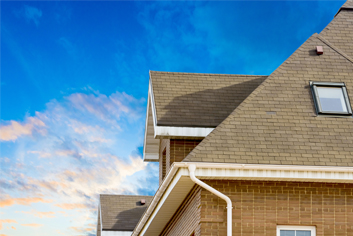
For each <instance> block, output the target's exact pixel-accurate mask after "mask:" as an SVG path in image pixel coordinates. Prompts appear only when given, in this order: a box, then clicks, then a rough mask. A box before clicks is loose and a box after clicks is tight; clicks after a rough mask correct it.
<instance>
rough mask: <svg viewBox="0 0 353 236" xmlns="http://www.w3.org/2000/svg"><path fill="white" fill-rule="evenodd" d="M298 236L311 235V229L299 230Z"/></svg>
mask: <svg viewBox="0 0 353 236" xmlns="http://www.w3.org/2000/svg"><path fill="white" fill-rule="evenodd" d="M296 236H311V231H309V230H297V235H296Z"/></svg>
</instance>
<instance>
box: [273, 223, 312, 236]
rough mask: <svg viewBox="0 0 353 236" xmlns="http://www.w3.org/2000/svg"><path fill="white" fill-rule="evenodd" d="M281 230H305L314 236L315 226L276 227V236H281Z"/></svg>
mask: <svg viewBox="0 0 353 236" xmlns="http://www.w3.org/2000/svg"><path fill="white" fill-rule="evenodd" d="M281 230H306V231H311V236H316V227H315V226H303V225H277V230H276V231H277V233H276V235H277V236H281Z"/></svg>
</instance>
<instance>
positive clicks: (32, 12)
mask: <svg viewBox="0 0 353 236" xmlns="http://www.w3.org/2000/svg"><path fill="white" fill-rule="evenodd" d="M14 13H15V15H16V16H17V17H23V18H25V19H26V20H27V22H31V21H33V23H34V24H35V25H36V26H38V25H39V20H40V18H41V17H42V11H41V10H40V9H38V8H36V7H33V6H28V5H24V6H23V8H22V9H20V10H18V11H15V12H14Z"/></svg>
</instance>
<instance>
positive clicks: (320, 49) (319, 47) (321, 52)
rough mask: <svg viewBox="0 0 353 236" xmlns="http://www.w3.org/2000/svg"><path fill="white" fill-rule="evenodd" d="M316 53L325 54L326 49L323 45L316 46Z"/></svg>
mask: <svg viewBox="0 0 353 236" xmlns="http://www.w3.org/2000/svg"><path fill="white" fill-rule="evenodd" d="M316 54H317V55H322V54H324V49H323V48H322V46H316Z"/></svg>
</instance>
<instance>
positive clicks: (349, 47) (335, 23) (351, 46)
mask: <svg viewBox="0 0 353 236" xmlns="http://www.w3.org/2000/svg"><path fill="white" fill-rule="evenodd" d="M352 12H353V1H352V0H348V1H347V2H346V3H345V4H344V5H343V6H342V7H341V9H340V11H339V13H338V14H337V15H336V16H335V18H334V19H333V20H332V21H331V23H330V24H329V25H328V26H327V27H326V28H325V29H324V30H323V31H322V32H321V33H320V35H321V36H322V37H324V38H325V39H327V40H328V41H330V43H332V44H333V45H335V46H336V47H337V48H339V49H341V50H342V51H344V52H345V53H346V54H347V55H348V56H350V57H351V58H352V57H353V43H352V41H353V22H352V16H351V15H352Z"/></svg>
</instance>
